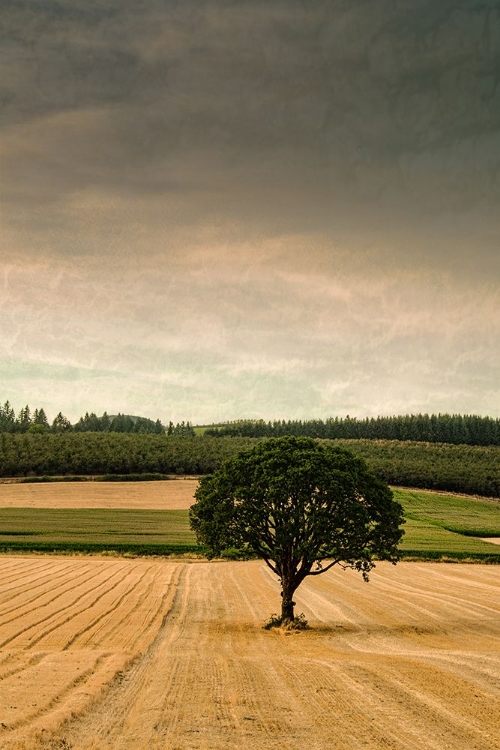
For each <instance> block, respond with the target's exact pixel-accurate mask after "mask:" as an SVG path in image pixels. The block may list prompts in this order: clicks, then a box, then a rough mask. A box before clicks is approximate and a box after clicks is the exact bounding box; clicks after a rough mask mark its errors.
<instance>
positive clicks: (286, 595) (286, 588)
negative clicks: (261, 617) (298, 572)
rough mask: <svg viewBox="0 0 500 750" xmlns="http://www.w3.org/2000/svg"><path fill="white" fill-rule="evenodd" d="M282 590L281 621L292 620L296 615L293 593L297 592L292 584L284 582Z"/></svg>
mask: <svg viewBox="0 0 500 750" xmlns="http://www.w3.org/2000/svg"><path fill="white" fill-rule="evenodd" d="M282 588H283V590H282V592H281V622H282V623H286V622H291V621H292V620H293V619H294V617H295V614H294V609H293V608H294V606H295V602H294V601H293V595H294V592H295V589H293V588H292V587H291V586H290V584H285V582H283V584H282Z"/></svg>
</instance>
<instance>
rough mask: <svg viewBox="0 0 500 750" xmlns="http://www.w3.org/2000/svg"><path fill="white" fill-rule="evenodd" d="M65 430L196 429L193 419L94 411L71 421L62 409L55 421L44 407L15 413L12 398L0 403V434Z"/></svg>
mask: <svg viewBox="0 0 500 750" xmlns="http://www.w3.org/2000/svg"><path fill="white" fill-rule="evenodd" d="M2 432H10V433H26V432H29V433H63V432H132V433H138V434H140V435H163V434H164V433H165V432H166V433H167V434H168V435H177V436H181V437H193V436H194V429H193V427H192V425H191V424H190V422H178V423H177V424H175V425H174V423H173V422H170V423H169V424H168V427H164V426H163V424H162V423H161V421H160V420H159V419H157V420H156V421H155V420H153V419H148V418H147V417H132V416H130V415H129V414H120V413H119V414H116V415H111V416H110V415H108V413H107V412H104V414H103V415H102V416H100V417H98V416H97V414H95V413H94V412H91V413H90V414H89V412H86V413H85V416H83V417H80V419H79V420H78V421H77V422H75V423H74V424H71V422H70V421H69V419H68V418H67V417H65V416H64V414H62V412H59V413H58V414H57V416H56V417H55V418H54V419H53V421H52V422H49V420H48V418H47V415H46V413H45V410H44V409H33V410H32V409H31V408H30V407H29V406H28V405H26V406H24V407H23V408H22V409H20V410H19V412H18V413H17V414H16V412H15V409H14V407H13V406H12V405H11V403H10V401H6V402H5V403H4V404H3V405H1V404H0V433H2Z"/></svg>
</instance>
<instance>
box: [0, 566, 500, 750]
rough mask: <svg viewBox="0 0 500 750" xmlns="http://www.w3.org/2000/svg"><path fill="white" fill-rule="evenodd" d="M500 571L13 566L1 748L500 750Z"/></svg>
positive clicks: (5, 605)
mask: <svg viewBox="0 0 500 750" xmlns="http://www.w3.org/2000/svg"><path fill="white" fill-rule="evenodd" d="M499 591H500V568H499V567H491V566H479V565H453V564H429V563H427V564H425V563H423V564H417V563H401V564H399V565H398V566H397V567H393V566H390V565H386V564H380V565H379V566H378V567H377V569H376V571H374V572H373V574H372V580H371V582H370V584H368V585H367V584H365V583H363V581H362V580H361V578H360V577H359V576H358V575H357V574H355V573H353V572H343V571H340V570H332V571H329V572H328V573H326V574H325V575H323V576H319V577H317V578H314V579H311V580H310V581H308V582H306V583H305V584H303V586H302V587H301V589H299V591H298V592H297V595H296V599H297V604H298V607H297V610H298V612H304V614H305V615H306V617H307V618H308V619H309V621H310V624H311V625H312V629H311V630H309V631H306V632H300V633H294V634H291V635H290V634H285V633H283V632H280V631H270V632H268V631H264V630H263V629H262V627H261V625H262V623H263V621H264V620H265V619H267V617H268V616H269V615H270V613H271V612H273V611H276V610H277V609H278V606H279V593H278V586H277V582H276V580H275V578H274V577H273V576H272V574H271V573H270V572H269V571H268V570H267V569H266V567H265V566H264V565H263V564H262V563H260V562H247V563H232V562H228V563H211V564H209V563H203V562H200V563H185V562H179V563H177V562H165V561H156V562H147V561H138V560H123V559H121V560H106V559H96V558H92V559H88V558H87V559H85V558H80V559H76V558H55V557H51V558H43V557H38V558H37V557H31V558H30V557H24V558H21V557H7V556H6V557H3V558H2V560H1V568H0V747H2V748H5V750H7V749H8V750H10V749H11V748H26V749H27V748H29V749H30V750H31V749H32V748H48V747H50V748H66V749H68V748H73V749H74V750H90V749H92V750H111V749H117V750H118V749H120V750H122V749H123V750H124V749H125V748H126V749H127V750H141V749H142V748H147V749H148V750H149V749H151V750H155V749H159V748H165V750H167V749H168V750H202V749H203V750H234V748H249V749H250V748H255V749H256V750H271V748H272V749H273V750H275V748H276V747H279V748H283V750H291V749H292V748H294V749H295V748H297V747H304V748H307V750H330V749H333V750H347V749H350V750H351V749H352V750H354V749H356V750H358V748H375V749H379V748H393V749H394V750H415V748H419V749H420V748H421V749H422V750H424V748H425V750H445V749H446V750H448V748H454V750H466V749H467V750H474V749H475V750H494V749H495V748H500V596H499Z"/></svg>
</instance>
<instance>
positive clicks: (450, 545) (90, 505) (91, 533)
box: [0, 478, 500, 562]
mask: <svg viewBox="0 0 500 750" xmlns="http://www.w3.org/2000/svg"><path fill="white" fill-rule="evenodd" d="M196 486H197V480H196V479H194V478H179V479H175V480H174V479H172V480H169V481H163V482H110V483H104V482H67V483H65V482H56V483H43V484H19V483H6V484H0V550H1V551H4V552H5V551H11V552H12V551H16V550H17V551H30V550H37V551H45V552H53V551H56V552H57V551H58V552H63V551H66V552H85V553H88V552H94V553H95V552H114V553H118V554H123V553H131V554H150V555H151V554H156V555H172V554H177V555H178V554H193V553H194V552H197V551H198V550H197V546H196V540H195V538H194V535H193V534H192V532H191V530H190V528H189V519H188V513H187V509H188V508H189V506H190V505H191V504H192V502H193V493H194V491H195V488H196ZM395 494H396V498H397V500H399V502H401V503H402V505H403V508H404V510H405V515H406V518H407V523H406V525H405V536H404V537H403V541H402V544H401V549H402V552H403V554H404V555H407V556H411V557H417V558H419V557H420V558H422V557H424V558H427V559H439V558H441V557H452V558H458V559H467V558H468V559H477V560H488V561H490V562H494V561H496V562H500V546H498V545H494V544H491V543H489V542H485V541H483V540H482V539H481V537H486V536H491V537H497V536H500V504H499V502H498V501H496V500H486V499H481V498H469V497H461V496H457V495H446V494H436V493H430V492H424V491H421V490H419V491H416V490H401V489H397V490H396V491H395Z"/></svg>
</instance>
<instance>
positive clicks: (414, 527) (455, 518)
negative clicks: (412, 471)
mask: <svg viewBox="0 0 500 750" xmlns="http://www.w3.org/2000/svg"><path fill="white" fill-rule="evenodd" d="M394 496H395V498H396V500H398V501H399V502H400V503H401V505H402V506H403V508H404V512H405V518H406V524H405V526H404V529H405V535H404V537H403V541H402V543H401V550H402V551H403V553H404V554H405V555H415V556H429V557H455V558H467V557H471V558H481V559H483V558H484V557H490V556H491V557H492V558H493V559H492V561H493V562H494V561H496V562H500V546H499V545H494V544H491V543H490V542H483V541H482V540H481V539H479V538H477V537H483V536H484V537H488V536H489V537H500V502H498V501H495V500H483V499H477V498H472V497H471V498H469V497H462V496H459V495H446V494H436V493H433V492H425V491H421V490H398V489H396V490H394Z"/></svg>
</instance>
